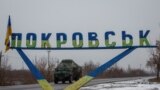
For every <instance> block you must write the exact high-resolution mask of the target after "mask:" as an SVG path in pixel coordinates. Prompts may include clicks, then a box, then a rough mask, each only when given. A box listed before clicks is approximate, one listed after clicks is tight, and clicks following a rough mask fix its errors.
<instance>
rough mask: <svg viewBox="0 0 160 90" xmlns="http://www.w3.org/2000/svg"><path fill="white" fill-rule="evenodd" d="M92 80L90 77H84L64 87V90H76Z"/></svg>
mask: <svg viewBox="0 0 160 90" xmlns="http://www.w3.org/2000/svg"><path fill="white" fill-rule="evenodd" d="M92 79H93V77H91V76H84V77H82V78H80V79H79V80H78V81H77V82H74V83H73V84H71V85H69V86H68V87H66V88H65V89H64V90H78V89H80V88H81V87H82V86H84V85H85V84H86V83H87V82H89V81H90V80H92Z"/></svg>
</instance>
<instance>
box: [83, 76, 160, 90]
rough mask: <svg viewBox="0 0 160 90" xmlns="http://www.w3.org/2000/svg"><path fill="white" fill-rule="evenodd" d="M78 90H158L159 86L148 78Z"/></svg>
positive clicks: (159, 89)
mask: <svg viewBox="0 0 160 90" xmlns="http://www.w3.org/2000/svg"><path fill="white" fill-rule="evenodd" d="M80 90H160V84H158V83H150V82H148V78H145V79H144V78H143V79H138V80H132V81H122V82H113V83H104V84H98V85H94V86H88V87H83V88H81V89H80Z"/></svg>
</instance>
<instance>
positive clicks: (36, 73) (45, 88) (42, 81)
mask: <svg viewBox="0 0 160 90" xmlns="http://www.w3.org/2000/svg"><path fill="white" fill-rule="evenodd" d="M16 50H17V52H18V53H19V55H20V56H21V57H22V59H23V61H24V62H25V63H26V65H27V66H28V68H29V70H30V71H31V72H32V74H33V76H34V77H35V78H36V80H37V81H38V83H39V85H40V86H41V88H42V89H43V90H54V89H53V87H52V86H51V85H50V84H49V83H48V81H47V80H46V79H45V78H44V77H43V76H42V74H41V73H40V71H39V70H38V69H37V68H36V67H35V66H34V65H33V63H32V62H31V60H30V59H29V58H28V57H27V55H26V54H25V53H24V52H23V51H22V50H21V49H16Z"/></svg>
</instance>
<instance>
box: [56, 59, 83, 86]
mask: <svg viewBox="0 0 160 90" xmlns="http://www.w3.org/2000/svg"><path fill="white" fill-rule="evenodd" d="M81 76H82V67H80V66H79V65H78V64H76V63H75V62H74V61H73V60H72V59H65V60H62V61H61V62H60V64H59V65H58V66H57V67H56V68H55V71H54V82H55V83H56V84H57V83H58V82H59V81H62V83H65V82H66V81H69V83H72V81H73V80H75V81H76V80H78V79H79V78H80V77H81Z"/></svg>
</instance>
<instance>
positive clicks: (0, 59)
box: [0, 51, 3, 85]
mask: <svg viewBox="0 0 160 90" xmlns="http://www.w3.org/2000/svg"><path fill="white" fill-rule="evenodd" d="M1 63H2V51H1V52H0V85H2V82H3V79H2V69H1Z"/></svg>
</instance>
